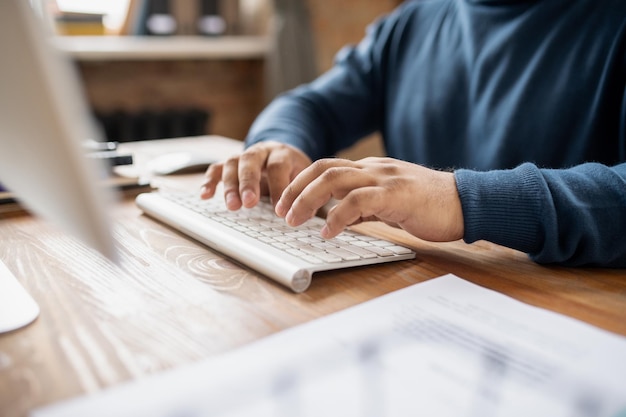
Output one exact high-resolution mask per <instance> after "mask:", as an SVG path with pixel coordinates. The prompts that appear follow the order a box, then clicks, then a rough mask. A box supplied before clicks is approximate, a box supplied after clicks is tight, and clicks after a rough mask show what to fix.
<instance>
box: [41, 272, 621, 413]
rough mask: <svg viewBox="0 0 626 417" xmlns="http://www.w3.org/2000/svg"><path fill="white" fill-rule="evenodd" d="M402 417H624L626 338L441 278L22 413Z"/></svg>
mask: <svg viewBox="0 0 626 417" xmlns="http://www.w3.org/2000/svg"><path fill="white" fill-rule="evenodd" d="M409 415H410V416H428V417H433V416H437V417H447V416H450V417H453V416H454V417H458V416H468V417H492V416H493V417H496V416H507V417H508V416H524V417H527V416H550V417H559V416H563V417H566V416H567V417H603V416H606V417H626V338H624V337H621V336H617V335H614V334H611V333H609V332H606V331H603V330H600V329H597V328H594V327H592V326H589V325H587V324H585V323H582V322H579V321H576V320H573V319H571V318H568V317H564V316H561V315H558V314H555V313H552V312H549V311H546V310H543V309H539V308H535V307H532V306H529V305H526V304H523V303H520V302H518V301H516V300H514V299H511V298H509V297H507V296H504V295H501V294H499V293H496V292H493V291H491V290H487V289H485V288H482V287H480V286H477V285H474V284H472V283H469V282H467V281H464V280H462V279H460V278H458V277H455V276H452V275H446V276H443V277H440V278H436V279H433V280H430V281H427V282H424V283H421V284H416V285H413V286H411V287H408V288H405V289H402V290H399V291H396V292H394V293H391V294H388V295H385V296H383V297H379V298H377V299H375V300H372V301H369V302H366V303H363V304H361V305H358V306H356V307H352V308H350V309H347V310H344V311H342V312H339V313H336V314H333V315H330V316H327V317H324V318H321V319H318V320H315V321H313V322H310V323H307V324H304V325H301V326H298V327H295V328H293V329H289V330H286V331H283V332H281V333H278V334H276V335H274V336H270V337H268V338H265V339H263V340H261V341H259V342H255V343H253V344H250V345H248V346H246V347H244V348H241V349H238V350H236V351H233V352H231V353H228V354H225V355H222V356H219V357H216V358H211V359H208V360H206V361H203V362H200V363H197V364H193V365H190V366H187V367H183V368H179V369H176V370H173V371H169V372H165V373H162V374H160V375H157V376H155V377H151V378H146V379H142V380H137V381H134V382H131V383H128V384H125V385H121V386H118V387H115V388H113V389H110V390H106V391H103V392H101V393H99V394H96V395H93V396H87V397H81V398H78V399H74V400H70V401H67V402H63V403H58V404H55V405H52V406H49V407H46V408H42V409H39V410H36V411H35V412H34V413H33V416H35V417H57V416H63V417H72V416H81V417H82V416H92V417H94V416H117V417H122V416H133V417H135V416H162V417H196V416H229V417H235V416H237V417H243V416H255V417H260V416H272V417H282V416H285V417H286V416H290V417H293V416H342V417H349V416H359V417H362V416H363V417H364V416H367V417H369V416H372V417H373V416H385V417H388V416H409Z"/></svg>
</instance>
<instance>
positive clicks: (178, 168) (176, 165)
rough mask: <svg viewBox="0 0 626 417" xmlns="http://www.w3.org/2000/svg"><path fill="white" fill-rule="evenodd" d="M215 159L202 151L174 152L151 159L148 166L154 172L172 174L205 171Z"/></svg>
mask: <svg viewBox="0 0 626 417" xmlns="http://www.w3.org/2000/svg"><path fill="white" fill-rule="evenodd" d="M213 162H215V159H214V158H213V157H211V156H209V155H207V154H203V153H200V152H191V151H184V152H172V153H166V154H163V155H159V156H157V157H155V158H152V159H151V160H149V161H148V162H147V164H146V168H147V169H148V171H150V172H151V173H152V174H156V175H171V174H187V173H192V172H203V171H205V170H206V169H207V168H208V166H209V165H210V164H212V163H213Z"/></svg>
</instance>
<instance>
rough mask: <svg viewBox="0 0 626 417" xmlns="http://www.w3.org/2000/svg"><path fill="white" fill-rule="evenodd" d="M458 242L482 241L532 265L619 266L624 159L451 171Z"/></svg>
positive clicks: (625, 215) (625, 250)
mask: <svg viewBox="0 0 626 417" xmlns="http://www.w3.org/2000/svg"><path fill="white" fill-rule="evenodd" d="M455 178H456V181H457V189H458V191H459V195H460V198H461V205H462V208H463V217H464V221H465V236H464V240H465V241H466V242H468V243H471V242H474V241H476V240H481V239H483V240H488V241H491V242H494V243H498V244H501V245H504V246H507V247H510V248H513V249H517V250H520V251H524V252H527V253H529V254H530V256H531V258H532V259H533V260H535V261H536V262H539V263H558V264H562V265H568V266H581V265H595V266H606V267H626V163H623V164H620V165H616V166H613V167H608V166H605V165H601V164H597V163H586V164H582V165H578V166H575V167H573V168H569V169H556V170H555V169H539V168H537V167H536V166H535V165H533V164H530V163H526V164H523V165H520V166H519V167H517V168H515V169H512V170H501V171H488V172H476V171H470V170H458V171H456V172H455Z"/></svg>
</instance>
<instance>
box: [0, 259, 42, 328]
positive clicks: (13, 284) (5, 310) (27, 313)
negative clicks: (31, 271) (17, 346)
mask: <svg viewBox="0 0 626 417" xmlns="http://www.w3.org/2000/svg"><path fill="white" fill-rule="evenodd" d="M38 315H39V306H38V305H37V303H36V302H35V300H34V299H33V298H32V297H31V296H30V295H29V294H28V293H27V292H26V290H25V289H24V287H22V285H21V284H20V283H19V282H18V281H17V279H16V278H15V277H14V276H13V274H12V273H11V271H9V269H8V268H7V267H6V266H5V265H4V263H2V261H0V334H2V333H6V332H10V331H11V330H16V329H19V328H20V327H24V326H26V325H27V324H29V323H31V322H32V321H33V320H35V319H36V318H37V316H38Z"/></svg>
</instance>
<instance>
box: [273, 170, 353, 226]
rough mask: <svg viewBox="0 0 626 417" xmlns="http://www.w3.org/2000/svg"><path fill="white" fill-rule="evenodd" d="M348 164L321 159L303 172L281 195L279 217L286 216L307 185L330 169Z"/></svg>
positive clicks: (278, 204)
mask: <svg viewBox="0 0 626 417" xmlns="http://www.w3.org/2000/svg"><path fill="white" fill-rule="evenodd" d="M346 162H347V161H345V160H342V159H319V160H317V161H315V162H313V163H312V164H311V165H310V166H308V167H307V168H305V169H304V170H302V172H300V173H299V174H298V175H297V176H296V177H295V178H294V179H293V181H291V183H290V184H289V185H288V186H287V187H286V188H285V190H284V191H283V193H282V194H281V196H280V199H279V200H278V203H277V204H276V213H277V214H278V215H279V216H286V215H287V213H288V212H289V210H290V209H291V206H292V205H293V202H294V201H295V199H296V198H297V197H298V196H299V195H300V194H302V191H303V190H304V188H305V187H306V186H307V185H309V184H310V183H311V182H312V181H313V180H315V179H316V178H317V177H319V176H320V175H321V174H322V173H324V172H326V170H328V169H329V168H332V167H334V166H338V165H341V164H342V163H343V164H345V163H346Z"/></svg>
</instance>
